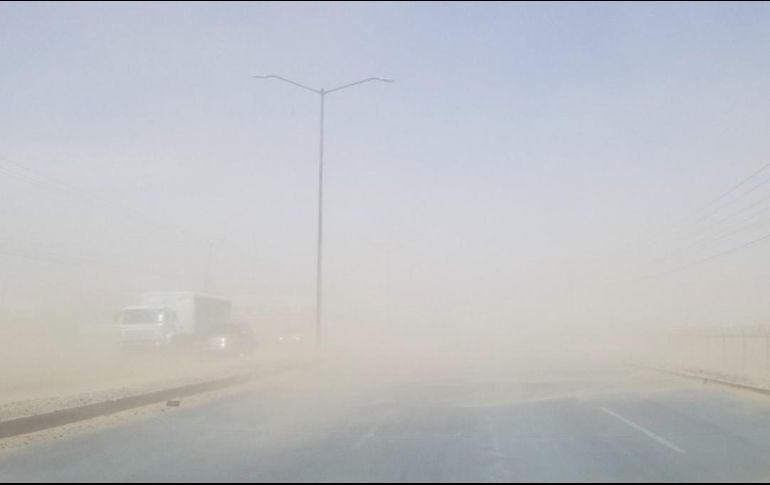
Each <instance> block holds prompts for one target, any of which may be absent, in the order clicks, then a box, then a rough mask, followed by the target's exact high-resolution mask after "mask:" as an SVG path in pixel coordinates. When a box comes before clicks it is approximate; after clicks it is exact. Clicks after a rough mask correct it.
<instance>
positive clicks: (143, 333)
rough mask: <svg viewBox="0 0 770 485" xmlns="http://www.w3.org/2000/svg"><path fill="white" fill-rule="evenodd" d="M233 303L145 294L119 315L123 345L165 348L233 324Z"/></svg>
mask: <svg viewBox="0 0 770 485" xmlns="http://www.w3.org/2000/svg"><path fill="white" fill-rule="evenodd" d="M231 314H232V302H231V301H230V300H226V299H223V298H217V297H212V296H206V295H200V294H196V293H191V292H184V291H163V292H152V293H145V294H143V295H142V298H141V304H139V305H134V306H128V307H125V308H123V309H122V310H121V311H120V313H119V314H118V316H117V320H118V326H119V328H120V343H121V345H124V346H133V345H151V346H163V345H169V344H172V343H175V342H180V341H184V340H188V339H191V338H193V337H195V336H196V335H199V334H201V333H204V332H206V330H207V329H209V328H211V327H212V326H215V325H224V324H228V323H230V320H231V318H232V315H231Z"/></svg>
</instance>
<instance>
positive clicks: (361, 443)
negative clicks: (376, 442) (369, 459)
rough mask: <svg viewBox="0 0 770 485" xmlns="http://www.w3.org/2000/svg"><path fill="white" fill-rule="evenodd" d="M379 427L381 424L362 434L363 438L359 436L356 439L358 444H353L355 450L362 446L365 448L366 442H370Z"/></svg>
mask: <svg viewBox="0 0 770 485" xmlns="http://www.w3.org/2000/svg"><path fill="white" fill-rule="evenodd" d="M378 428H379V426H375V427H373V428H372V429H370V430H369V431H367V432H366V433H364V435H363V436H361V438H359V439H358V441H356V444H354V445H353V449H354V450H360V449H361V448H363V446H364V445H365V444H366V443H368V442H369V440H371V439H372V438H374V436H375V435H376V434H377V429H378Z"/></svg>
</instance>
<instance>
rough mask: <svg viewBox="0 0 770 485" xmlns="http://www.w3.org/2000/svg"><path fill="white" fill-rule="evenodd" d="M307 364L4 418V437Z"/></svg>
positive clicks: (1, 436) (0, 425)
mask: <svg viewBox="0 0 770 485" xmlns="http://www.w3.org/2000/svg"><path fill="white" fill-rule="evenodd" d="M306 365H307V364H306V363H305V364H298V365H294V366H287V367H282V368H280V369H276V370H275V371H274V372H266V373H260V372H249V373H246V374H239V375H235V376H230V377H225V378H222V379H215V380H211V381H206V382H200V383H196V384H188V385H183V386H178V387H172V388H169V389H163V390H160V391H153V392H148V393H145V394H138V395H135V396H128V397H123V398H119V399H112V400H109V401H103V402H96V403H92V404H85V405H83V406H75V407H72V408H67V409H61V410H57V411H52V412H49V413H42V414H36V415H33V416H24V417H21V418H14V419H9V420H7V421H0V439H4V438H12V437H15V436H21V435H25V434H30V433H34V432H37V431H43V430H46V429H50V428H56V427H59V426H64V425H67V424H73V423H77V422H80V421H86V420H89V419H94V418H99V417H102V416H108V415H111V414H117V413H120V412H123V411H128V410H131V409H134V408H138V407H142V406H147V405H150V404H157V403H161V402H163V401H168V400H172V399H179V398H183V397H189V396H193V395H196V394H202V393H204V392H211V391H218V390H221V389H225V388H228V387H233V386H237V385H239V384H245V383H247V382H251V381H254V380H256V379H258V378H263V377H274V376H277V375H281V374H283V373H286V372H289V371H291V370H297V369H300V368H303V367H305V366H306Z"/></svg>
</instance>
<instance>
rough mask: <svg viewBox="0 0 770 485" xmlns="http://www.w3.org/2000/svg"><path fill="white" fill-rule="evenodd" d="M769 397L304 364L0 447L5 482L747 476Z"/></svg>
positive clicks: (759, 468)
mask: <svg viewBox="0 0 770 485" xmlns="http://www.w3.org/2000/svg"><path fill="white" fill-rule="evenodd" d="M769 478H770V399H767V398H762V397H756V398H755V397H752V396H750V395H748V394H745V393H741V392H736V391H732V390H724V389H721V388H717V387H714V386H712V385H705V386H704V385H703V384H700V383H697V382H688V381H686V380H680V379H678V378H675V377H667V376H662V375H656V374H651V373H645V372H639V371H634V370H631V369H623V370H615V371H598V370H596V369H593V370H591V371H575V370H572V371H569V372H567V371H564V372H552V371H549V372H548V373H540V374H526V375H525V374H520V375H515V376H514V375H512V374H511V375H506V374H505V373H504V372H503V373H499V372H498V373H494V374H488V375H487V374H484V373H467V374H463V375H454V374H451V373H449V374H446V375H443V376H440V377H439V376H434V377H427V376H426V377H422V378H419V377H416V376H415V375H413V374H410V373H401V374H397V375H392V376H389V377H387V378H385V377H383V376H379V375H376V376H375V375H374V374H367V373H366V372H365V371H361V370H348V371H346V372H335V371H333V370H332V369H328V368H327V369H323V368H322V369H317V370H313V371H310V372H308V373H305V374H303V375H295V376H292V377H288V378H286V379H285V380H283V381H280V382H278V383H277V384H275V385H272V386H269V387H266V388H265V387H255V388H254V389H244V390H243V392H239V393H237V394H228V395H226V396H223V397H222V398H220V399H214V400H210V401H207V402H205V403H203V404H199V405H191V406H184V405H183V406H182V407H181V408H179V409H176V410H173V411H170V412H166V413H163V414H158V415H155V416H152V417H150V418H149V419H143V420H127V421H126V422H125V423H123V424H120V425H117V426H112V427H109V428H106V429H101V430H96V431H91V432H88V433H84V434H83V433H81V434H76V435H74V436H71V437H65V438H64V439H60V440H56V441H54V442H51V443H49V444H45V445H39V446H35V447H32V448H25V449H22V450H16V451H14V452H10V453H5V454H3V455H2V456H0V482H12V481H59V482H61V481H172V480H173V481H250V482H253V481H291V482H295V481H409V482H414V481H439V482H442V481H453V482H456V481H485V482H488V481H757V480H767V479H769Z"/></svg>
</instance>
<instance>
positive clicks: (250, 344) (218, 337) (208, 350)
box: [199, 324, 257, 357]
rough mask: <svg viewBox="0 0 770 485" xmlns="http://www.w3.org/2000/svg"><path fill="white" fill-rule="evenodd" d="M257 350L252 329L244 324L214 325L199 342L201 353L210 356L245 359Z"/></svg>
mask: <svg viewBox="0 0 770 485" xmlns="http://www.w3.org/2000/svg"><path fill="white" fill-rule="evenodd" d="M256 350H257V339H256V337H255V335H254V332H253V331H252V329H251V327H249V326H248V325H242V324H224V325H214V326H212V327H211V328H209V329H208V330H207V331H206V332H205V333H204V334H203V335H202V336H201V339H200V342H199V351H200V352H201V353H203V354H205V355H210V356H228V357H243V356H247V355H251V354H253V353H254V352H256Z"/></svg>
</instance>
